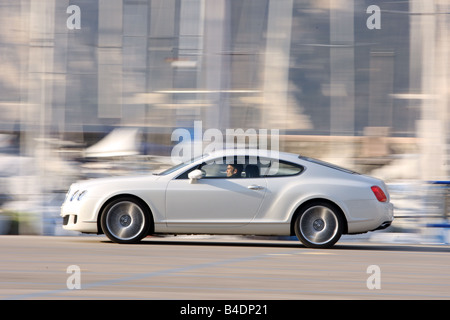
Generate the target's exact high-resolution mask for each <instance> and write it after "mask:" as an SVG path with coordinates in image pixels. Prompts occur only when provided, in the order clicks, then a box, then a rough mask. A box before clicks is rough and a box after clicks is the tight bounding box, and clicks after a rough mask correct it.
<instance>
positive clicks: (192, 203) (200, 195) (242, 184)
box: [166, 161, 267, 233]
mask: <svg viewBox="0 0 450 320" xmlns="http://www.w3.org/2000/svg"><path fill="white" fill-rule="evenodd" d="M226 167H227V164H226V163H224V162H221V161H213V162H212V163H209V164H205V163H204V164H202V165H201V166H199V169H201V170H202V171H203V172H204V175H205V176H204V177H203V178H202V179H199V180H197V181H196V183H190V181H189V179H188V178H187V173H188V172H185V173H184V174H182V175H181V176H179V177H177V178H175V179H173V180H171V181H170V182H169V183H168V186H167V190H166V223H167V227H168V228H169V230H172V231H173V232H184V231H185V232H192V233H202V232H206V233H208V232H211V233H220V232H223V233H226V232H227V231H228V232H229V231H230V228H236V227H239V226H243V225H246V224H248V223H249V222H251V221H252V219H253V218H254V217H255V216H256V214H257V213H258V210H259V208H260V206H261V203H262V200H263V198H264V195H265V193H266V187H267V185H266V179H265V178H263V177H254V176H252V177H245V172H243V173H242V175H241V177H240V178H229V177H227V176H226Z"/></svg>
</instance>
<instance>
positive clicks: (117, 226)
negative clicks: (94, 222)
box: [101, 197, 152, 243]
mask: <svg viewBox="0 0 450 320" xmlns="http://www.w3.org/2000/svg"><path fill="white" fill-rule="evenodd" d="M151 224H152V222H151V215H150V212H149V210H148V208H147V207H146V206H145V205H144V204H143V203H142V202H141V201H138V200H136V199H134V198H131V197H123V198H118V199H115V200H113V201H111V202H110V203H108V205H107V206H106V207H105V209H104V210H103V212H102V216H101V227H102V229H103V232H104V233H105V235H106V236H107V237H108V238H109V239H110V240H111V241H113V242H116V243H137V242H139V241H141V240H142V239H143V238H144V237H145V236H147V234H148V232H149V230H150V227H151Z"/></svg>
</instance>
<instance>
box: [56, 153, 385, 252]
mask: <svg viewBox="0 0 450 320" xmlns="http://www.w3.org/2000/svg"><path fill="white" fill-rule="evenodd" d="M261 154H262V153H261V151H260V150H254V151H253V150H247V149H244V150H234V149H232V150H224V151H220V152H215V153H213V154H210V155H205V156H202V157H200V158H197V159H193V160H192V161H190V162H187V163H182V164H179V165H177V166H174V167H172V168H170V169H168V170H166V171H163V172H161V173H158V174H151V175H150V174H149V175H143V176H138V177H114V178H105V179H94V180H89V181H82V182H77V183H74V184H73V185H72V186H71V187H70V189H69V191H68V193H67V196H66V200H65V201H64V204H63V206H62V208H61V216H62V217H63V227H64V229H67V230H76V231H81V232H84V233H97V234H101V233H104V234H106V236H107V237H108V238H109V239H110V240H112V241H113V242H118V243H135V242H138V241H140V240H141V239H142V238H144V237H145V236H147V235H151V234H237V235H277V236H290V235H296V236H297V237H298V239H299V240H300V241H301V242H302V243H303V244H304V245H305V246H307V247H314V248H327V247H331V246H333V245H334V244H335V243H336V242H337V241H338V240H339V238H340V237H341V235H342V234H356V233H364V232H368V231H374V230H379V229H384V228H387V227H388V226H389V225H390V224H391V223H392V221H393V219H394V216H393V205H392V204H391V203H390V202H389V194H388V192H387V189H386V185H385V184H384V182H383V181H381V180H378V179H375V178H372V177H368V176H365V175H361V174H358V173H356V172H353V171H350V170H346V169H343V168H340V167H337V166H334V165H332V164H329V163H325V162H322V161H319V160H316V159H311V158H307V157H303V156H298V155H295V154H290V153H282V152H279V153H278V152H277V156H276V157H271V156H270V155H269V154H270V152H267V153H266V154H268V155H269V156H261Z"/></svg>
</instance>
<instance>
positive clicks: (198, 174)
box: [188, 169, 203, 183]
mask: <svg viewBox="0 0 450 320" xmlns="http://www.w3.org/2000/svg"><path fill="white" fill-rule="evenodd" d="M188 178H189V183H196V182H197V180H198V179H201V178H203V171H202V170H199V169H196V170H194V171H192V172H189V174H188Z"/></svg>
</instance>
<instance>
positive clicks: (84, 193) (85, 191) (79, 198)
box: [77, 190, 87, 201]
mask: <svg viewBox="0 0 450 320" xmlns="http://www.w3.org/2000/svg"><path fill="white" fill-rule="evenodd" d="M86 193H87V190H84V191H82V192H81V193H80V194H79V195H78V199H77V200H78V201H80V200H81V199H83V197H84V196H85V195H86Z"/></svg>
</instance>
